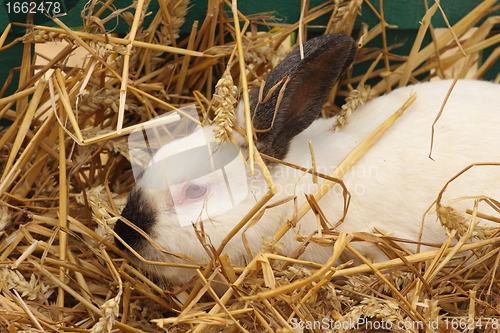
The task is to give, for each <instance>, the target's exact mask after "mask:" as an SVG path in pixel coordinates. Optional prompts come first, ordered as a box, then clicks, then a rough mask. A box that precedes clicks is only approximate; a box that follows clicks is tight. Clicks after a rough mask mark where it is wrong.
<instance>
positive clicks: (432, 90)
mask: <svg viewBox="0 0 500 333" xmlns="http://www.w3.org/2000/svg"><path fill="white" fill-rule="evenodd" d="M451 83H452V81H450V80H443V81H435V82H430V83H422V84H417V85H414V86H408V87H405V88H400V89H397V90H395V91H393V92H391V93H390V94H388V95H385V96H382V97H378V98H376V99H374V100H373V101H371V102H369V103H367V104H365V105H363V106H361V107H360V108H359V109H358V110H356V111H355V112H354V113H353V114H352V116H351V118H350V120H349V123H348V124H347V125H346V126H345V127H344V128H343V129H342V131H341V132H338V133H335V132H332V131H330V129H331V127H332V124H333V122H334V120H333V119H318V120H316V121H314V122H313V123H312V125H311V126H310V127H309V128H307V129H306V130H304V131H303V132H302V133H300V134H299V135H297V136H296V137H295V138H294V139H293V140H292V142H291V145H290V149H289V152H288V154H287V156H286V158H285V161H286V162H291V163H294V164H297V165H301V166H305V167H310V165H311V162H310V153H309V147H308V144H307V139H311V140H312V143H313V146H314V152H315V156H316V161H317V165H318V171H319V172H321V173H324V174H330V173H331V172H332V171H333V170H334V169H335V167H336V166H337V165H338V164H339V163H340V162H341V161H342V160H343V159H344V157H345V156H346V155H347V154H348V153H349V152H350V151H351V150H352V149H353V148H354V147H356V146H357V145H358V144H359V143H360V142H361V141H362V140H363V139H364V138H365V137H366V136H367V135H368V134H369V133H371V132H372V131H373V130H374V129H375V128H376V127H377V126H379V125H380V124H381V123H382V122H383V121H384V120H385V119H387V118H388V117H389V116H390V115H392V114H393V113H394V112H395V111H396V110H398V109H399V108H400V107H401V106H402V105H403V104H404V102H405V101H406V100H407V99H408V97H409V96H410V94H412V93H416V94H417V96H418V98H417V100H416V101H415V102H414V103H413V104H412V105H411V106H410V108H409V109H408V110H407V111H406V112H405V114H404V115H402V116H401V117H400V119H398V120H397V121H396V123H395V124H394V125H393V127H391V128H390V129H389V130H388V131H387V133H386V134H385V135H384V136H383V137H382V138H381V139H380V140H379V141H378V142H377V143H375V145H374V146H373V147H372V148H371V149H370V150H369V151H368V152H367V153H366V154H365V155H364V156H363V157H362V158H361V159H360V160H359V161H358V162H357V163H356V164H355V165H354V166H353V167H352V169H351V170H349V171H348V172H347V174H346V175H345V176H344V177H343V181H344V182H345V184H346V186H347V188H348V190H349V191H350V193H351V194H352V199H351V204H350V207H349V211H348V213H347V217H346V219H345V221H344V222H343V223H342V224H341V225H340V227H339V228H338V229H339V230H345V231H347V232H354V231H357V232H358V231H365V232H373V231H374V228H378V229H379V230H381V231H383V232H385V233H393V236H395V237H399V238H405V239H410V240H416V239H417V238H418V235H419V231H420V226H421V221H422V216H423V214H424V213H425V211H426V210H427V208H428V207H429V206H430V205H431V204H432V203H433V201H434V200H435V199H436V197H437V195H438V193H439V191H440V190H441V188H442V187H443V186H444V185H445V183H446V182H447V181H448V180H449V179H450V178H451V177H453V176H454V175H455V174H456V173H458V172H459V171H460V170H462V169H463V168H465V167H466V166H468V165H469V164H471V163H475V162H500V146H499V143H500V86H499V85H496V84H493V83H488V82H481V81H468V80H460V81H458V83H457V85H456V87H455V88H454V90H453V92H452V94H451V96H450V99H449V100H448V102H447V105H446V107H445V109H444V112H443V114H442V116H441V118H440V119H439V121H438V122H437V125H436V127H435V129H436V132H435V137H434V147H433V154H432V157H433V158H434V161H432V160H431V159H429V157H428V154H429V149H430V138H431V126H432V123H433V121H434V119H435V117H436V115H437V114H438V111H439V109H440V106H441V104H442V102H443V100H444V98H445V96H446V93H447V91H448V89H449V87H450V85H451ZM240 107H241V106H240ZM212 129H213V128H212V127H207V128H204V131H206V133H207V134H208V133H211V131H212ZM175 144H182V143H179V142H173V143H171V145H175ZM193 163H195V162H193ZM270 171H271V173H272V175H273V178H274V181H275V183H276V187H277V189H278V191H279V192H278V194H277V195H276V196H275V197H274V198H273V199H272V201H271V202H276V201H278V200H281V199H283V198H285V197H287V196H291V195H296V196H297V200H298V204H299V205H301V204H302V203H303V202H304V201H305V199H304V193H314V191H315V189H316V188H317V185H314V184H312V182H311V176H310V175H306V176H304V177H303V178H302V180H301V181H300V182H299V183H298V184H297V186H296V187H295V184H296V180H297V178H298V176H300V175H301V172H296V171H294V170H292V169H290V168H287V167H283V166H281V165H272V166H271V168H270ZM249 180H250V182H249V183H250V184H251V186H252V187H251V193H250V194H249V195H248V197H247V198H246V199H245V200H244V201H243V202H242V203H241V204H240V205H239V206H237V207H236V208H234V209H232V210H230V211H228V212H226V213H223V214H222V215H219V216H217V217H216V218H215V219H214V221H205V222H204V231H205V233H206V234H207V235H208V236H209V239H210V242H211V243H212V244H213V245H214V247H215V248H217V247H218V246H219V245H220V243H221V241H222V240H223V239H224V237H225V236H226V235H227V233H228V232H229V231H230V230H231V229H232V228H233V227H234V226H235V225H236V224H237V223H238V222H239V221H240V220H241V219H242V218H243V216H244V215H245V214H247V212H248V211H249V210H250V209H251V208H252V207H253V206H254V205H255V203H256V202H257V200H258V199H259V198H260V196H262V195H263V194H264V192H265V191H266V184H265V182H264V181H263V179H262V178H256V179H249ZM320 180H321V179H320ZM499 180H500V167H480V168H473V169H472V170H470V171H469V172H467V173H466V174H465V175H463V176H462V177H460V179H458V180H457V181H456V182H454V183H452V184H451V185H450V187H449V189H448V190H447V192H446V195H445V197H446V198H458V197H462V196H476V195H487V196H491V197H494V198H496V199H500V182H499ZM138 185H139V186H140V182H139V184H138ZM341 193H342V192H341V190H340V187H339V185H336V186H335V187H334V188H333V189H332V190H331V191H330V192H329V193H328V194H326V195H325V196H324V197H323V199H322V200H320V206H321V208H322V210H323V212H324V213H325V215H326V217H327V219H328V220H329V221H330V223H331V224H335V223H336V222H337V221H338V220H339V219H340V217H341V216H342V207H343V197H342V194H341ZM143 195H144V202H148V203H150V204H151V205H152V206H153V207H155V208H156V210H157V213H158V215H157V218H156V220H155V223H154V225H153V227H152V229H151V231H150V232H149V234H150V236H151V237H152V239H153V240H154V241H155V242H156V243H158V244H159V245H160V246H162V247H163V248H164V249H166V250H168V251H170V252H173V253H184V254H186V255H187V256H189V257H192V258H193V259H195V261H197V262H200V263H204V262H207V260H208V255H207V254H206V251H205V250H204V249H203V248H202V246H201V244H200V242H199V241H198V239H197V238H196V236H195V232H194V230H193V228H192V227H190V226H188V227H180V226H179V224H178V222H177V220H176V219H172V218H171V214H172V212H171V211H169V210H168V209H167V204H166V200H165V198H164V197H163V196H162V195H161V193H160V194H158V192H157V191H156V190H143ZM454 205H455V206H457V207H460V208H464V206H465V205H467V206H468V207H470V208H472V202H471V200H468V201H467V202H459V203H457V204H454ZM292 213H293V203H292V202H288V203H286V204H282V205H278V206H276V207H274V208H270V209H268V210H266V212H265V214H264V215H263V217H262V218H261V219H260V221H259V222H258V223H257V224H256V225H255V226H253V227H251V228H249V229H248V230H247V231H246V233H245V236H246V238H247V240H248V244H249V245H250V247H251V250H252V251H253V254H256V253H257V252H258V251H259V250H260V247H261V244H262V240H263V237H271V236H272V235H273V234H274V233H275V232H276V231H277V230H278V229H279V228H280V226H281V225H283V223H285V222H286V219H287V218H289V217H290V216H291V215H292ZM316 228H317V221H316V217H315V216H314V215H313V213H312V212H309V213H308V214H307V215H306V216H304V218H302V219H301V220H300V222H299V224H298V226H297V228H296V230H295V231H299V232H300V234H303V235H309V234H310V233H312V232H314V230H316ZM241 237H242V236H241V232H240V233H239V234H237V235H236V236H235V237H234V238H233V239H232V240H231V241H230V242H229V244H227V246H226V247H225V251H224V252H226V253H228V254H229V255H230V258H231V260H232V261H233V262H234V263H237V264H245V263H246V262H247V261H248V260H249V259H250V258H249V256H248V255H247V253H246V251H245V248H244V246H243V241H242V238H241ZM445 238H446V233H445V230H444V228H443V227H442V226H441V225H440V223H439V222H438V221H437V220H436V216H435V214H434V215H431V216H428V217H427V218H426V219H425V229H424V234H423V237H422V240H423V241H424V242H425V243H441V242H442V241H443V240H444V239H445ZM281 242H283V243H284V244H285V252H286V253H289V252H290V251H292V250H293V249H295V248H296V247H297V246H298V245H299V243H298V242H296V241H295V235H294V231H290V232H288V233H287V235H285V237H283V238H282V240H281ZM144 243H147V242H144ZM354 246H356V247H357V249H358V250H359V251H361V253H363V254H364V255H366V256H367V257H369V258H370V259H372V260H374V261H380V260H384V259H386V256H385V255H384V254H383V252H382V251H381V250H379V249H378V247H377V246H376V245H374V244H371V243H368V242H358V243H356V244H355V245H354ZM408 247H409V248H411V249H414V246H412V245H408ZM141 254H142V255H143V256H144V257H146V258H147V259H150V260H157V261H167V262H178V263H183V264H186V263H188V262H186V261H184V260H181V259H177V258H174V257H172V256H167V255H164V254H162V253H160V252H159V251H157V250H155V249H153V248H152V247H151V246H150V245H149V244H142V246H141ZM330 255H331V248H328V247H320V246H317V245H309V247H308V249H307V251H306V252H305V253H304V255H303V256H302V257H301V258H302V259H305V260H310V261H315V262H320V263H321V262H324V261H325V260H327V259H328V258H329V256H330ZM148 270H153V271H156V272H157V273H158V274H159V275H160V276H162V277H164V278H165V279H166V280H167V281H169V282H170V283H174V284H183V283H185V282H186V281H187V280H189V279H190V278H191V277H192V276H194V275H195V274H194V271H193V270H189V269H179V268H170V267H160V266H155V267H154V268H153V267H151V266H148Z"/></svg>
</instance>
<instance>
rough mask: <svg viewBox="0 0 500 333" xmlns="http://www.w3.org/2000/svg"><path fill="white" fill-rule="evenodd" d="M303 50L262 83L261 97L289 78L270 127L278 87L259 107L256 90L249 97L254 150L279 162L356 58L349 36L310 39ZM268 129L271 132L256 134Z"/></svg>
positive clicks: (257, 91) (295, 51)
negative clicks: (255, 138) (253, 131)
mask: <svg viewBox="0 0 500 333" xmlns="http://www.w3.org/2000/svg"><path fill="white" fill-rule="evenodd" d="M303 50H304V58H303V59H302V60H301V59H300V53H299V48H298V47H297V48H296V49H295V50H293V51H292V52H291V53H290V54H289V55H288V56H287V57H286V58H285V59H284V60H283V61H282V62H281V63H280V64H279V65H278V66H276V68H275V69H274V70H273V71H271V73H269V75H268V77H267V78H266V80H265V81H266V83H265V87H264V91H263V95H262V96H263V97H265V96H266V95H267V94H268V91H269V89H270V88H272V87H273V86H275V85H276V84H277V83H279V82H280V81H281V80H282V79H283V78H284V77H287V76H288V77H289V78H290V81H289V83H288V85H287V86H286V88H285V92H284V95H283V98H282V100H281V102H280V104H279V109H278V112H277V114H276V117H275V119H274V123H273V117H274V111H275V107H276V103H277V100H278V91H279V89H280V88H281V87H279V88H278V89H277V90H276V91H275V92H274V93H273V94H272V96H271V98H270V99H269V100H268V101H267V102H266V103H263V104H258V101H259V89H254V90H253V91H252V92H251V93H250V104H251V110H252V112H253V111H254V110H255V114H254V116H253V124H254V128H255V129H256V130H257V148H258V149H259V151H260V152H262V153H264V154H267V155H271V156H273V157H276V158H279V159H283V158H284V157H285V156H286V154H287V152H288V147H289V145H290V141H291V140H292V139H293V137H295V136H296V135H297V134H299V133H300V132H302V131H303V130H304V129H306V128H307V127H309V125H310V124H311V123H312V122H313V121H314V120H315V119H316V117H317V115H318V112H319V111H320V109H321V107H322V106H323V104H324V103H325V102H326V99H327V97H328V94H329V93H330V91H331V90H332V88H333V86H334V85H335V83H336V82H337V81H338V80H339V79H340V76H341V75H342V74H343V73H344V71H345V70H346V69H347V68H348V67H349V66H350V65H351V63H352V62H353V61H354V59H355V58H356V54H357V44H356V42H355V41H354V40H353V39H352V38H351V37H350V36H348V35H346V34H343V33H340V34H331V35H324V36H320V37H317V38H314V39H311V40H309V41H308V42H306V43H304V44H303ZM256 106H257V108H256ZM271 124H272V126H271ZM271 127H272V128H271ZM268 128H271V129H270V130H269V131H265V132H259V131H258V130H265V129H268Z"/></svg>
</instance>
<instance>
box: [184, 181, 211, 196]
mask: <svg viewBox="0 0 500 333" xmlns="http://www.w3.org/2000/svg"><path fill="white" fill-rule="evenodd" d="M205 193H207V186H206V185H196V184H194V185H190V186H189V187H188V188H187V189H186V197H188V198H189V199H198V198H199V197H202V196H203V195H205Z"/></svg>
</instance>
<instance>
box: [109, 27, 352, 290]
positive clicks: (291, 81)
mask: <svg viewBox="0 0 500 333" xmlns="http://www.w3.org/2000/svg"><path fill="white" fill-rule="evenodd" d="M303 51H304V58H303V59H301V55H300V52H299V48H296V49H295V50H294V51H292V52H291V53H290V54H289V55H288V56H287V57H286V58H285V59H284V60H283V61H282V62H281V63H280V64H279V65H278V66H277V67H276V68H275V69H274V70H273V71H272V72H271V73H270V74H269V75H268V76H267V79H266V80H265V86H264V88H263V90H262V92H260V91H259V89H254V90H253V91H251V93H250V104H251V105H250V110H251V113H252V121H253V127H254V129H255V138H256V147H257V149H258V151H259V152H261V153H264V154H267V155H270V156H273V157H275V158H278V159H284V158H285V157H286V155H287V153H288V150H289V146H290V141H291V140H292V139H293V138H294V137H295V136H296V135H297V134H299V133H300V132H302V131H303V130H304V129H306V128H307V127H308V126H309V125H310V124H311V123H312V122H313V121H314V120H315V119H316V118H317V116H318V113H319V111H320V109H321V107H322V105H323V104H324V103H325V101H326V98H327V96H328V94H329V93H330V91H331V89H332V88H333V86H334V85H335V83H336V82H337V81H338V80H339V78H340V76H341V75H342V74H343V72H344V71H345V70H346V69H347V68H348V67H349V65H350V64H351V63H352V62H353V61H354V58H355V57H356V53H357V44H356V42H355V41H354V40H353V39H352V38H351V37H349V36H347V35H345V34H331V35H324V36H321V37H317V38H314V39H311V40H310V41H308V42H306V43H304V44H303ZM282 80H283V81H284V82H285V81H286V82H287V83H286V85H285V84H282V85H279V83H280V81H282ZM275 86H277V87H278V88H277V90H276V91H274V93H272V94H269V95H270V97H269V98H268V99H267V100H266V101H265V102H260V99H259V95H260V96H261V97H262V99H264V98H265V97H266V96H267V95H268V92H269V91H270V89H271V88H272V87H275ZM282 88H283V89H282ZM280 90H283V94H282V96H281V97H280V96H279V95H280V94H279V91H280ZM276 109H277V110H276ZM242 113H243V107H242V105H241V104H240V107H239V110H238V125H239V126H244V125H245V123H244V117H243V116H242ZM197 138H204V140H205V141H206V142H208V143H209V144H207V145H204V146H198V147H197V148H196V149H190V150H187V149H186V147H188V146H191V145H192V142H195V141H196V140H197ZM214 141H215V140H214V135H213V127H211V126H208V127H204V128H202V129H200V130H199V131H197V132H195V133H193V134H192V135H190V136H188V137H186V138H184V139H181V140H177V141H173V142H171V143H169V144H167V145H165V146H163V147H162V148H161V149H160V150H159V151H158V152H157V153H156V155H155V158H154V159H155V160H158V161H161V163H152V164H151V163H150V166H149V167H148V168H147V169H146V170H145V171H144V172H143V173H142V175H141V177H140V178H139V179H138V180H137V184H136V187H135V188H134V189H133V190H132V191H131V193H130V195H129V198H128V203H127V205H126V207H125V209H124V210H123V213H122V216H123V217H125V218H126V219H127V220H129V221H130V222H132V223H133V224H135V226H137V227H138V228H140V229H142V230H143V231H144V233H145V234H147V235H148V236H149V238H151V240H153V241H154V242H155V243H156V244H158V245H159V246H160V247H161V248H163V251H160V250H158V249H157V248H155V247H154V246H153V245H152V244H151V243H150V241H148V240H147V239H146V238H145V237H143V236H142V235H141V234H140V233H139V232H138V231H136V230H135V229H134V228H132V227H130V226H129V225H127V224H126V223H124V222H122V221H119V222H118V223H117V224H116V227H115V232H116V234H117V235H118V236H119V237H120V238H121V240H122V241H124V242H126V243H128V245H129V246H130V247H131V248H133V249H135V251H137V252H138V253H139V254H141V255H142V256H143V257H144V258H145V259H148V260H153V261H162V262H174V263H183V264H189V263H202V262H204V261H205V262H206V260H207V259H206V258H208V257H209V254H207V253H209V252H210V251H211V250H210V249H211V247H210V246H209V244H210V243H211V244H213V245H214V246H215V247H218V246H219V245H220V243H221V242H222V240H223V239H224V237H225V236H226V235H227V234H228V233H229V232H230V231H231V230H232V229H233V227H234V226H235V225H236V224H237V223H238V222H239V221H240V220H241V219H242V218H243V217H244V216H245V215H246V214H247V213H248V212H249V211H250V209H251V208H252V207H253V206H254V205H255V203H256V202H257V200H258V199H259V197H260V196H261V195H263V194H264V193H265V191H266V188H267V185H266V182H265V181H264V179H258V178H257V179H256V178H254V177H252V176H249V175H248V173H243V174H241V173H240V171H241V169H242V168H243V169H244V168H245V161H244V160H245V159H246V156H245V155H246V148H245V147H244V144H242V147H240V148H241V151H240V152H238V151H236V150H234V147H233V146H232V144H230V143H229V144H226V145H225V146H222V148H221V146H220V145H212V144H210V142H214ZM236 141H237V142H245V140H244V139H243V138H237V140H236ZM195 146H196V145H195ZM207 147H208V148H207ZM241 152H242V153H241ZM240 153H241V154H240ZM241 156H243V158H241ZM278 220H279V218H278V217H277V216H272V215H271V216H269V217H268V218H267V219H266V220H265V221H260V222H259V226H258V227H256V228H250V230H249V231H248V232H249V233H250V236H249V237H253V239H255V240H257V241H255V242H249V243H251V244H250V246H252V247H254V249H253V250H255V249H257V250H258V248H259V247H260V243H261V241H260V240H261V237H263V236H267V237H269V236H271V235H272V232H274V230H275V229H276V228H277V226H279V225H278ZM200 221H202V223H201V224H197V225H198V229H199V230H200V231H199V232H198V233H196V232H195V231H194V228H193V225H194V224H196V223H197V222H200ZM200 235H205V236H208V237H206V238H205V240H207V241H206V242H205V245H203V244H202V243H204V242H203V241H201V242H200V240H199V239H198V238H199V237H200ZM117 244H118V246H119V247H121V248H124V245H123V244H122V242H121V241H119V240H117ZM207 244H208V245H207ZM226 252H228V253H230V255H231V259H232V260H233V261H238V260H239V258H243V257H244V256H245V253H246V251H245V247H244V245H243V242H242V241H241V237H240V239H233V240H232V241H231V242H229V244H228V245H227V246H226ZM136 261H137V260H136ZM147 266H148V267H147V269H148V270H155V271H157V273H158V274H159V275H161V276H163V277H164V278H166V279H168V280H170V282H173V283H183V282H185V280H186V278H187V277H189V276H191V275H192V274H188V275H184V273H183V272H184V271H183V270H181V269H178V268H172V267H164V266H162V268H159V266H154V267H156V268H153V266H151V265H147Z"/></svg>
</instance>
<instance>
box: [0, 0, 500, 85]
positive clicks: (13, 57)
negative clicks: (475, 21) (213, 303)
mask: <svg viewBox="0 0 500 333" xmlns="http://www.w3.org/2000/svg"><path fill="white" fill-rule="evenodd" d="M5 1H16V0H2V6H0V31H3V30H4V29H5V27H6V26H7V24H8V22H9V17H8V16H7V13H6V7H5V6H4V2H5ZM69 1H76V0H66V2H65V4H66V5H68V7H71V6H74V8H73V9H72V10H70V11H69V12H68V13H67V15H66V16H64V17H62V18H61V20H62V21H63V22H64V23H65V24H66V25H68V26H69V27H79V26H81V25H82V21H81V18H80V12H81V10H82V8H83V6H84V4H85V3H86V2H87V0H80V1H78V3H77V4H76V5H75V4H74V3H70V2H69ZM428 2H429V3H430V4H432V3H433V1H432V0H428ZM481 2H482V0H443V1H441V5H442V7H443V9H444V11H445V13H446V15H447V17H448V19H449V21H450V23H451V24H452V25H453V24H455V23H456V22H457V21H458V20H459V19H461V18H462V17H464V16H465V15H466V14H467V13H469V12H470V11H471V10H472V9H473V8H475V7H476V6H477V5H479V4H480V3H481ZM118 3H119V4H120V6H122V7H125V6H126V5H127V4H130V1H128V0H117V1H116V2H115V4H118ZM322 3H324V0H311V1H310V7H311V8H312V7H314V6H317V5H319V4H322ZM372 3H373V5H374V7H376V8H377V9H378V3H379V1H372ZM157 9H158V4H157V2H155V1H152V3H151V5H150V8H149V11H151V12H155V11H156V10H157ZM238 9H239V10H240V11H241V12H242V13H244V14H245V15H249V14H254V13H260V12H267V11H275V12H276V13H275V16H276V18H278V19H280V22H282V23H294V22H296V21H298V19H299V14H300V0H273V1H251V0H246V1H245V0H239V1H238ZM206 10H207V0H198V1H192V7H191V9H190V11H189V15H188V17H187V20H186V23H185V24H184V26H183V27H182V30H181V32H183V33H188V32H189V31H190V30H191V25H192V23H193V22H194V21H195V20H198V21H200V23H201V22H203V20H204V17H205V14H206ZM227 10H228V11H229V8H227ZM384 12H385V19H386V21H387V22H388V23H390V24H394V25H397V26H398V29H395V30H393V29H389V30H388V31H387V36H388V40H387V42H388V44H389V45H391V44H393V43H397V42H404V41H407V42H406V43H405V46H404V47H402V48H399V49H397V50H395V53H397V54H408V53H409V49H410V47H411V41H412V40H413V39H414V37H415V35H416V31H417V29H418V28H419V26H420V24H419V21H420V20H421V19H422V17H423V15H424V14H425V7H424V1H423V0H422V1H420V0H385V1H384ZM495 14H496V15H500V11H497V12H495V13H492V15H495ZM37 15H38V14H37ZM152 17H153V15H150V16H149V17H148V19H149V20H151V19H152ZM327 19H328V18H327V17H323V18H320V19H319V20H318V21H317V22H314V24H326V22H327ZM146 22H147V20H146ZM361 22H365V23H367V24H368V25H369V26H370V27H372V26H374V25H376V24H377V23H378V22H379V20H378V18H377V17H376V16H375V15H374V14H373V12H372V11H371V10H370V9H369V8H368V6H366V5H365V4H363V6H362V13H361V16H359V18H358V20H357V22H356V28H359V26H360V25H361ZM49 23H51V22H49ZM432 23H433V24H434V26H435V27H444V26H445V23H444V21H443V19H442V16H441V15H440V14H439V12H438V13H436V15H434V18H433V22H432ZM46 24H48V23H46ZM115 24H116V21H114V22H110V25H109V26H108V27H107V28H111V27H115ZM17 29H18V31H20V30H19V28H17ZM126 29H127V26H126V25H125V24H120V25H118V27H117V28H116V29H115V30H114V32H118V33H126V32H127V31H126ZM21 35H22V34H10V36H9V38H8V39H7V41H6V43H5V44H7V43H9V42H10V41H12V40H14V39H15V38H17V37H19V36H21ZM377 42H379V41H377V40H375V41H373V43H377ZM428 42H430V38H429V37H427V39H426V40H424V43H428ZM5 44H4V45H5ZM379 45H380V44H379ZM22 49H23V45H22V43H18V44H16V45H15V46H13V47H11V48H9V49H6V50H4V51H1V52H0V59H1V61H2V63H1V65H0V86H1V85H3V83H4V82H5V79H6V78H7V75H8V73H9V71H10V70H11V69H12V68H15V67H19V66H20V63H21V54H22ZM489 52H491V50H487V51H485V53H486V54H485V56H487V54H488V53H489ZM499 70H500V64H498V62H497V64H496V65H495V67H493V68H492V69H491V70H490V72H489V73H488V75H487V77H486V79H493V78H495V76H496V74H497V73H498V72H499ZM15 77H16V75H15ZM12 88H14V85H11V89H9V91H7V94H9V93H12V91H13V90H12Z"/></svg>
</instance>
